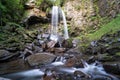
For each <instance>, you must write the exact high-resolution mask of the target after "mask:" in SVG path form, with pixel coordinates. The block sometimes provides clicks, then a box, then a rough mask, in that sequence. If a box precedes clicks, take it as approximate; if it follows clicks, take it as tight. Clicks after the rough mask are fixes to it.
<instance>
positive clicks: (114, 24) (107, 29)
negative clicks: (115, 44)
mask: <svg viewBox="0 0 120 80" xmlns="http://www.w3.org/2000/svg"><path fill="white" fill-rule="evenodd" d="M118 30H120V16H118V17H117V18H115V19H113V20H112V21H111V22H109V23H108V24H105V25H103V26H101V28H100V29H99V30H97V31H96V32H94V33H92V34H88V35H87V37H88V38H89V40H90V41H91V40H97V39H100V38H101V36H103V35H104V34H106V33H114V32H116V31H118Z"/></svg>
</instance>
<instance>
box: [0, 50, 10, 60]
mask: <svg viewBox="0 0 120 80" xmlns="http://www.w3.org/2000/svg"><path fill="white" fill-rule="evenodd" d="M10 54H11V53H10V52H9V51H7V50H0V58H2V57H6V56H9V55H10Z"/></svg>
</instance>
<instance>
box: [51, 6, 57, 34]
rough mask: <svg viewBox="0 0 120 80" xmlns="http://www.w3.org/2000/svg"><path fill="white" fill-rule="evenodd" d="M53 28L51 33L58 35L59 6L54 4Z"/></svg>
mask: <svg viewBox="0 0 120 80" xmlns="http://www.w3.org/2000/svg"><path fill="white" fill-rule="evenodd" d="M51 24H52V28H51V33H52V34H54V35H57V33H58V6H53V8H52V22H51Z"/></svg>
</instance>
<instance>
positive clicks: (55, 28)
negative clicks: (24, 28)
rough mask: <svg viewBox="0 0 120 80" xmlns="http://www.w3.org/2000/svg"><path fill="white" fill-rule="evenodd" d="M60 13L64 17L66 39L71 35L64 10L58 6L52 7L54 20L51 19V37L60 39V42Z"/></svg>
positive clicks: (56, 39) (55, 39)
mask: <svg viewBox="0 0 120 80" xmlns="http://www.w3.org/2000/svg"><path fill="white" fill-rule="evenodd" d="M59 15H61V16H62V19H63V23H64V39H68V38H69V35H68V28H67V23H66V18H65V14H64V12H63V10H62V9H60V8H59V7H58V6H53V7H52V21H51V26H52V27H51V36H50V39H51V40H54V41H58V42H59V39H60V38H59V37H60V36H59V33H58V32H59V31H58V19H59V17H60V16H59Z"/></svg>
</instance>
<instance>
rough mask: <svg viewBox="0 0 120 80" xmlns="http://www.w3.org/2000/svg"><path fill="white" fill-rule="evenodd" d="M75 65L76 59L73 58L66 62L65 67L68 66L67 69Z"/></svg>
mask: <svg viewBox="0 0 120 80" xmlns="http://www.w3.org/2000/svg"><path fill="white" fill-rule="evenodd" d="M75 63H76V59H75V57H72V58H69V59H68V60H67V61H66V63H65V66H67V67H72V66H74V65H75Z"/></svg>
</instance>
